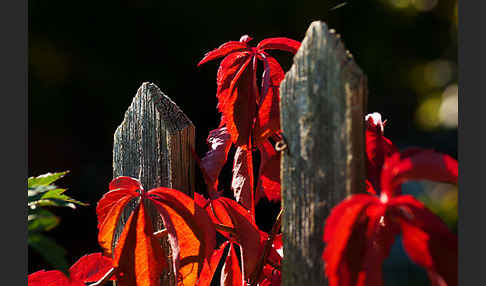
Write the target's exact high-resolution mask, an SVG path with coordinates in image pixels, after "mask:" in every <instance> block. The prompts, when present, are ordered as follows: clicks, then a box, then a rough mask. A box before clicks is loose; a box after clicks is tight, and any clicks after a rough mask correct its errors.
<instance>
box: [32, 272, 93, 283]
mask: <svg viewBox="0 0 486 286" xmlns="http://www.w3.org/2000/svg"><path fill="white" fill-rule="evenodd" d="M27 284H28V285H29V286H85V285H84V283H82V282H81V281H78V280H74V279H69V278H68V277H66V275H64V273H62V272H61V271H59V270H51V271H45V270H39V271H37V272H34V273H32V274H30V275H28V276H27Z"/></svg>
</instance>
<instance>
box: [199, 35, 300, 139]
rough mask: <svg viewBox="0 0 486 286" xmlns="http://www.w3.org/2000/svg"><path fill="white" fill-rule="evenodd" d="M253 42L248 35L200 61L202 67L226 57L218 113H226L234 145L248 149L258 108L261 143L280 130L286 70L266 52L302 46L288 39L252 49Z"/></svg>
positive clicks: (219, 83)
mask: <svg viewBox="0 0 486 286" xmlns="http://www.w3.org/2000/svg"><path fill="white" fill-rule="evenodd" d="M250 40H251V37H249V36H247V35H245V36H243V37H242V38H241V39H240V42H229V43H228V44H227V45H224V44H223V45H222V46H221V47H219V48H218V49H216V50H214V51H212V52H210V53H209V54H207V55H206V57H205V58H204V59H203V61H201V62H200V64H202V63H205V62H207V61H208V60H212V59H215V58H218V57H220V56H224V55H226V57H225V58H224V59H223V60H222V61H221V64H220V67H219V69H218V75H217V86H218V89H217V93H216V96H217V98H218V110H219V111H220V112H221V113H223V116H222V118H223V119H224V122H222V123H223V124H226V126H227V128H228V131H229V133H230V134H231V138H232V141H233V143H235V144H236V145H237V146H241V147H244V148H247V147H248V145H249V144H250V143H252V142H253V141H252V140H253V139H252V138H251V137H250V136H253V135H254V133H255V132H252V131H253V124H254V121H255V119H256V116H257V114H256V109H257V105H258V106H261V107H262V111H261V114H260V117H262V118H261V119H259V121H260V123H259V127H258V130H257V133H256V134H258V135H257V138H256V139H257V141H261V140H264V139H265V138H266V137H268V136H270V135H271V132H276V131H278V130H279V128H280V126H279V121H278V100H279V95H278V85H279V84H280V81H281V79H280V78H283V71H282V69H281V67H280V65H278V63H277V62H276V61H275V59H273V58H271V57H269V56H268V55H267V54H266V53H265V51H264V50H265V49H280V50H283V51H289V52H292V53H295V52H296V51H297V49H298V48H299V47H300V43H299V42H297V41H294V40H291V39H288V38H271V39H266V40H263V41H261V42H260V44H259V45H258V47H257V48H251V47H249V46H248V45H247V42H248V41H250ZM257 59H260V60H264V66H265V68H266V75H265V74H264V78H263V96H262V99H261V100H260V95H259V92H258V89H257V87H256V73H257ZM250 63H251V65H250ZM267 91H268V92H267ZM257 101H258V102H257ZM267 113H268V114H267ZM249 149H251V147H250V148H249Z"/></svg>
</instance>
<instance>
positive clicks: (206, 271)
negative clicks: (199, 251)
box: [196, 241, 230, 286]
mask: <svg viewBox="0 0 486 286" xmlns="http://www.w3.org/2000/svg"><path fill="white" fill-rule="evenodd" d="M228 243H230V242H229V241H225V242H223V244H221V245H220V247H219V248H218V249H215V250H214V251H213V254H212V255H211V257H210V258H209V259H207V260H205V261H204V265H203V269H202V271H201V274H200V275H199V280H198V282H197V283H196V285H198V286H210V285H211V280H212V279H213V276H214V273H215V272H216V269H217V267H218V264H219V261H220V260H221V256H223V252H224V248H225V247H226V246H227V245H228Z"/></svg>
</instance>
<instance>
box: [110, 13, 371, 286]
mask: <svg viewBox="0 0 486 286" xmlns="http://www.w3.org/2000/svg"><path fill="white" fill-rule="evenodd" d="M280 91H281V93H280V96H281V102H280V113H281V126H282V131H283V136H284V138H285V141H286V145H287V148H286V149H285V150H284V151H283V152H282V153H283V155H282V163H281V182H282V204H283V207H284V215H283V221H282V231H283V242H284V259H283V264H282V284H283V285H325V277H324V272H323V263H322V259H321V254H322V251H323V247H324V245H323V242H322V232H323V226H324V222H325V219H326V217H327V216H328V215H329V211H330V209H331V208H332V207H333V206H335V205H336V204H337V203H339V202H340V201H341V200H342V199H344V198H345V197H346V196H347V195H349V194H351V193H357V192H362V191H363V190H364V176H365V165H364V109H365V105H366V98H367V87H366V77H365V76H364V75H363V73H362V72H361V70H360V69H359V67H358V66H357V65H356V64H355V63H354V61H353V59H352V56H351V54H350V53H349V52H347V51H346V50H345V48H344V46H343V44H342V42H341V40H340V39H339V35H337V34H336V33H335V32H333V31H332V30H328V29H327V26H326V24H324V23H323V22H313V23H312V24H311V25H310V27H309V29H308V31H307V33H306V36H305V38H304V40H303V41H302V46H301V48H300V49H299V51H298V52H297V54H296V55H295V57H294V64H293V66H292V67H291V69H290V71H289V72H288V73H287V74H286V76H285V79H284V81H283V82H282V84H281V86H280ZM194 136H195V129H194V125H193V124H192V123H191V121H190V120H189V119H188V118H187V116H186V115H184V113H183V112H182V111H181V110H180V109H179V108H178V107H177V105H176V104H175V103H174V102H173V101H171V100H170V99H169V98H168V97H167V96H166V95H164V94H163V93H162V92H161V91H160V89H159V88H158V87H156V86H155V85H154V84H150V83H144V84H143V85H142V86H141V87H140V89H139V90H138V92H137V94H136V96H135V97H134V99H133V102H132V104H131V106H130V107H129V109H128V110H127V112H126V113H125V118H124V120H123V122H122V124H121V125H120V126H119V127H118V129H117V130H116V132H115V136H114V144H113V176H114V177H117V176H131V177H135V178H139V179H140V181H141V183H142V184H143V186H144V188H146V189H152V188H155V187H160V186H164V187H171V188H175V189H178V190H181V191H183V192H185V193H186V194H188V195H191V196H192V195H193V193H194V186H195V182H194V180H195V178H194V176H195V175H194V168H195V163H194V159H193V158H192V156H191V148H194ZM129 213H130V210H127V211H126V212H125V213H124V215H123V218H122V222H121V223H120V225H119V226H118V228H117V229H118V230H119V231H118V235H119V234H120V233H121V229H122V226H123V224H124V222H125V221H126V219H127V218H128V215H129ZM152 215H153V219H154V228H155V229H156V230H160V229H162V223H161V220H160V218H158V217H157V216H156V215H155V211H154V210H152ZM115 243H116V240H115ZM161 243H163V244H164V245H165V246H166V247H165V249H168V246H167V244H166V243H164V242H161ZM161 275H163V276H162V277H163V282H162V284H163V285H174V283H175V277H174V276H173V273H171V271H169V272H168V273H163V274H161Z"/></svg>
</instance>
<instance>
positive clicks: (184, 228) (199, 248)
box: [147, 188, 216, 285]
mask: <svg viewBox="0 0 486 286" xmlns="http://www.w3.org/2000/svg"><path fill="white" fill-rule="evenodd" d="M147 194H148V195H149V198H150V199H151V201H152V202H153V203H154V204H155V206H156V207H157V209H159V211H160V210H163V211H162V212H161V215H162V216H163V217H164V222H165V221H169V220H170V221H171V223H172V224H173V226H174V229H175V233H176V236H177V242H178V247H179V254H178V258H176V259H180V263H179V275H180V277H181V278H182V281H181V282H182V283H183V284H184V285H195V283H196V282H197V279H198V275H199V273H200V272H201V270H202V268H203V264H204V261H205V260H206V259H209V258H210V257H211V254H212V252H213V250H214V247H215V244H216V241H215V235H216V233H215V229H214V225H213V223H212V221H211V219H210V218H209V216H208V214H207V213H206V211H205V210H204V209H203V208H201V207H200V206H199V205H198V204H196V203H195V202H194V200H193V199H191V198H190V197H189V196H187V195H186V194H184V193H182V192H179V191H176V190H172V189H168V188H157V189H153V190H150V191H149V192H148V193H147Z"/></svg>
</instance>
